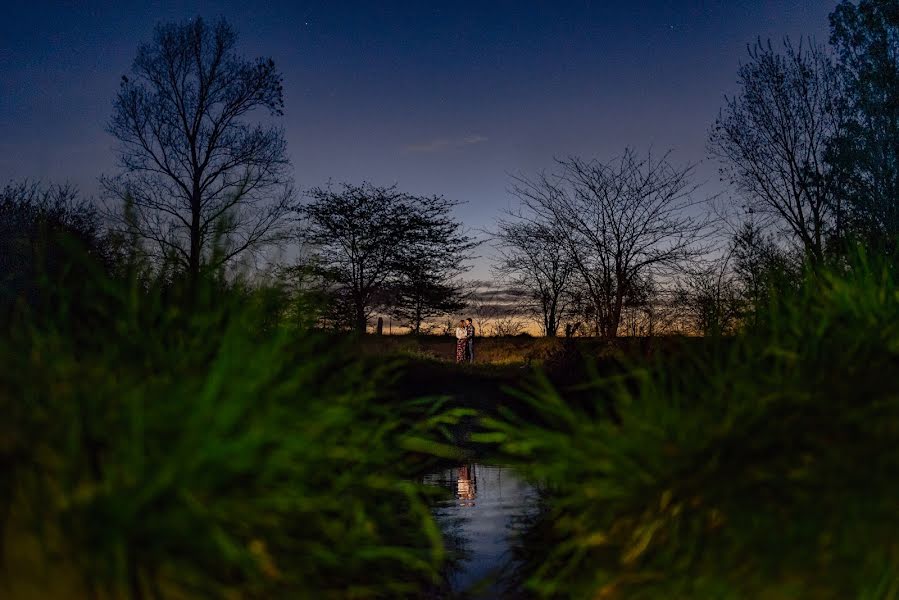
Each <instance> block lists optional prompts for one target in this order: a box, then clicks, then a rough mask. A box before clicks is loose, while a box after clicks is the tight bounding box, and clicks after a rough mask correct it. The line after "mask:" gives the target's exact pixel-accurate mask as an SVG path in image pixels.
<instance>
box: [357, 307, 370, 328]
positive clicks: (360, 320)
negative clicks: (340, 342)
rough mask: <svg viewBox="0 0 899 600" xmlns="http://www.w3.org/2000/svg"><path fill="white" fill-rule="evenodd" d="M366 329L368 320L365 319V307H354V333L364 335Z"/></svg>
mask: <svg viewBox="0 0 899 600" xmlns="http://www.w3.org/2000/svg"><path fill="white" fill-rule="evenodd" d="M367 327H368V319H366V318H365V307H364V306H361V305H356V326H355V329H356V332H357V333H365V330H366V329H367Z"/></svg>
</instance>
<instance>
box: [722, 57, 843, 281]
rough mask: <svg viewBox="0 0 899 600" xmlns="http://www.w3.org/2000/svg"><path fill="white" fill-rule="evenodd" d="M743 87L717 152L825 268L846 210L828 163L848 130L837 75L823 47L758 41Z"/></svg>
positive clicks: (757, 205) (727, 170) (756, 205)
mask: <svg viewBox="0 0 899 600" xmlns="http://www.w3.org/2000/svg"><path fill="white" fill-rule="evenodd" d="M739 84H740V87H741V90H740V93H739V94H738V95H736V96H734V97H732V98H726V99H725V107H724V109H723V110H722V112H721V114H720V115H719V117H718V119H717V121H716V122H715V126H714V128H713V129H712V132H711V135H710V143H709V146H710V151H711V153H712V154H713V155H715V156H717V157H718V158H719V159H720V160H722V162H723V164H724V166H723V167H722V174H723V175H724V176H725V177H726V178H727V179H729V180H730V181H731V182H732V183H734V184H736V186H737V187H738V188H739V189H740V191H741V192H742V193H743V194H745V196H746V197H747V199H748V201H749V202H750V205H751V206H752V208H753V209H755V210H758V211H761V212H763V213H766V214H772V215H775V216H776V217H777V218H778V219H779V220H780V222H781V223H783V224H784V225H785V226H786V228H787V229H788V231H789V232H790V233H791V234H792V236H793V237H794V239H795V240H796V241H798V242H799V245H800V247H801V248H802V249H803V250H804V252H805V254H806V256H807V258H808V260H809V261H810V262H811V263H812V264H813V265H817V264H820V262H821V261H822V260H823V257H824V244H825V242H826V235H827V233H828V232H829V230H830V228H831V227H832V226H833V227H834V230H835V232H836V233H837V234H839V230H840V228H841V224H840V223H839V219H837V221H836V222H832V217H834V216H836V217H839V215H840V210H839V207H838V206H837V205H836V203H835V191H836V176H835V172H834V170H833V169H831V168H830V167H829V166H828V164H827V162H826V160H825V158H826V152H827V148H828V143H829V142H830V141H831V139H833V137H834V136H835V135H837V134H838V133H839V132H840V131H841V130H842V128H843V127H844V122H845V115H844V112H845V111H844V108H843V102H842V100H841V95H842V94H841V91H840V82H839V77H838V74H837V71H836V69H835V68H834V65H833V63H832V61H831V59H830V57H829V56H828V55H827V53H826V51H825V50H824V49H823V48H822V47H820V46H816V45H813V44H810V43H809V44H807V45H806V44H802V43H800V45H799V46H798V47H795V46H793V45H792V44H791V43H790V41H789V40H787V41H785V42H784V48H783V53H779V52H776V51H775V50H773V49H772V46H771V42H768V43H767V44H762V43H761V41H759V42H757V43H756V45H755V46H753V47H752V48H750V50H749V61H748V62H747V63H745V64H743V65H741V66H740V70H739Z"/></svg>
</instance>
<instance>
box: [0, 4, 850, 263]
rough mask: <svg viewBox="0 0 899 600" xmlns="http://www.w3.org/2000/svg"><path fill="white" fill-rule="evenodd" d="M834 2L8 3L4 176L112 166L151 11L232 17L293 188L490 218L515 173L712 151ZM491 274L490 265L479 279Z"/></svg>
mask: <svg viewBox="0 0 899 600" xmlns="http://www.w3.org/2000/svg"><path fill="white" fill-rule="evenodd" d="M835 5H836V0H793V1H789V0H766V1H761V0H758V1H749V0H704V1H703V0H683V1H673V0H672V1H660V0H654V1H648V0H647V1H636V0H635V1H633V2H619V1H607V2H601V1H593V2H590V1H586V0H580V1H575V0H572V1H567V2H566V1H561V0H560V1H557V2H548V1H547V2H536V1H524V0H517V1H514V2H486V1H484V2H426V1H419V2H284V3H268V4H267V5H266V6H265V7H264V8H260V7H258V6H255V5H254V3H250V2H246V1H242V2H219V3H201V2H197V3H193V2H184V3H172V2H156V3H129V2H118V3H108V4H101V3H92V2H68V3H55V4H54V3H43V2H21V1H16V2H11V3H4V11H3V12H4V15H3V18H2V20H0V82H2V94H0V180H2V181H3V182H5V181H7V180H9V179H17V180H18V179H22V178H26V177H27V178H30V179H42V180H44V181H52V182H64V181H69V182H71V183H74V184H76V185H77V186H78V187H79V188H80V189H81V190H82V192H84V193H85V194H87V195H91V194H94V193H95V192H96V191H97V187H98V186H97V177H98V175H100V174H101V173H107V174H109V173H113V172H114V170H115V163H114V156H113V154H112V151H111V148H112V145H113V142H112V140H111V138H110V137H109V136H108V135H107V134H106V133H105V132H104V125H105V122H106V120H107V119H108V117H109V115H110V113H111V106H112V100H113V97H114V95H115V93H116V90H117V88H118V82H119V79H120V77H121V76H122V75H123V74H125V73H127V72H128V70H129V67H130V64H131V61H132V60H133V58H134V56H135V53H136V49H137V46H138V44H139V43H140V42H143V41H148V40H150V38H151V36H152V30H153V26H154V24H155V23H156V22H158V21H167V20H182V19H187V18H190V17H195V16H202V17H204V18H207V19H213V18H216V17H220V16H223V17H225V18H226V19H227V20H228V21H229V22H231V24H232V25H234V26H235V27H236V28H237V29H238V31H239V32H240V34H241V38H240V48H241V50H242V51H243V53H244V54H245V55H248V56H253V57H255V56H270V57H272V58H273V59H274V60H275V62H276V64H277V65H278V66H279V67H280V68H281V70H282V72H283V75H284V84H285V86H284V87H285V100H286V110H285V116H284V117H283V118H282V119H281V120H280V121H281V124H282V125H283V127H284V130H285V133H286V137H287V141H288V148H289V152H290V155H291V157H292V160H293V164H294V169H295V178H296V181H297V183H298V185H299V186H301V187H310V186H314V185H320V184H323V183H325V182H326V181H327V180H328V179H329V178H331V179H334V180H335V181H342V180H348V181H354V182H358V181H361V180H363V179H367V180H370V181H372V182H374V183H378V184H390V183H394V182H397V183H399V184H400V187H401V188H403V189H404V190H407V191H410V192H414V193H439V194H444V195H446V196H447V197H450V198H453V199H457V200H462V201H466V202H467V204H466V205H465V206H463V207H461V208H460V209H459V213H458V214H459V216H460V217H462V218H463V219H464V220H465V222H466V223H467V224H468V225H470V226H471V227H472V228H483V227H489V226H490V225H491V224H492V222H493V220H494V219H495V218H496V216H497V215H498V213H499V212H500V211H501V210H502V209H503V208H505V207H507V206H508V205H509V203H510V198H509V196H508V194H507V188H508V185H509V177H508V175H509V174H510V173H519V172H525V173H528V172H533V171H535V170H538V169H541V168H545V167H550V166H552V159H553V157H554V156H563V155H567V154H580V155H582V156H587V157H592V156H596V157H599V158H603V159H607V158H610V157H613V156H615V155H616V154H618V153H620V151H621V150H622V149H623V148H624V147H625V146H626V145H632V146H635V147H636V148H638V149H640V150H643V149H646V148H648V147H650V146H652V147H653V148H654V149H657V150H659V151H663V150H667V149H671V150H673V151H674V154H673V157H674V159H675V160H676V161H678V162H700V161H705V162H704V163H703V164H701V165H700V167H699V171H698V173H699V178H700V180H701V181H708V185H707V191H708V192H709V193H711V192H715V191H719V190H720V189H721V187H720V185H719V184H718V182H717V174H716V165H715V164H714V163H711V162H709V161H708V160H706V151H705V146H706V139H707V134H708V130H709V127H710V125H711V123H712V121H713V120H714V118H715V116H716V115H717V113H718V110H719V108H720V106H721V104H722V99H723V96H724V94H727V93H733V92H734V91H735V89H736V86H735V82H736V73H737V68H738V64H739V61H740V60H741V59H742V58H744V57H745V56H746V44H747V43H749V42H752V41H753V40H755V38H756V37H758V36H761V37H762V38H763V39H764V38H769V37H770V38H772V39H774V40H780V39H781V38H782V37H783V36H785V35H789V36H791V37H793V38H797V37H799V36H801V35H811V36H813V37H815V38H816V39H817V40H819V41H821V42H825V41H826V40H827V31H828V28H827V15H828V13H829V12H830V11H831V10H832V9H833V8H834V6H835ZM484 271H485V269H484V267H483V264H481V266H479V267H478V269H476V272H475V274H478V272H481V274H483V273H484Z"/></svg>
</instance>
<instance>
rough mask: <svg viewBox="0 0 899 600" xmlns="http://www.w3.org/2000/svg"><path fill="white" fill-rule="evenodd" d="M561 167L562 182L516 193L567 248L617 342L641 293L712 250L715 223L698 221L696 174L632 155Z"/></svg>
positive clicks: (599, 321)
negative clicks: (647, 283) (643, 286)
mask: <svg viewBox="0 0 899 600" xmlns="http://www.w3.org/2000/svg"><path fill="white" fill-rule="evenodd" d="M558 164H559V172H558V173H557V174H554V175H547V174H545V173H544V174H541V175H539V176H538V177H536V178H534V179H528V178H524V177H518V178H516V181H515V184H514V187H513V191H514V193H515V195H516V196H517V197H518V198H519V199H520V200H521V203H522V205H523V207H524V209H525V210H526V211H527V212H528V213H529V214H531V215H533V216H532V217H531V218H532V220H533V221H534V222H537V223H544V224H545V225H546V226H548V227H550V228H551V231H552V232H553V235H554V236H556V238H557V239H558V240H560V242H561V243H562V245H563V247H564V249H565V252H566V253H567V254H568V256H569V257H570V259H571V261H572V263H573V265H574V269H575V272H576V273H577V276H578V279H579V280H580V283H581V285H582V286H583V293H584V294H585V296H586V297H587V298H588V299H589V301H590V303H591V305H592V306H591V307H590V308H591V311H590V312H591V313H592V315H593V318H594V321H595V325H596V330H597V332H598V333H599V334H601V335H603V336H605V337H608V338H614V337H616V336H617V335H618V332H619V326H620V324H621V314H622V309H623V307H624V304H625V301H626V299H627V298H628V296H629V295H631V294H632V293H633V292H634V286H636V285H637V284H639V282H640V281H642V280H648V279H658V278H659V277H665V276H667V275H669V274H670V272H671V271H672V270H673V269H675V268H678V267H679V266H680V265H681V264H682V263H683V262H684V261H688V260H691V259H694V258H696V257H698V256H700V255H701V254H702V253H703V251H704V250H705V248H704V246H703V244H702V241H703V239H704V236H705V234H706V228H707V226H708V220H707V219H706V218H705V217H704V216H701V215H699V214H697V205H698V202H697V201H695V200H694V195H695V192H696V190H697V186H695V185H693V184H692V183H691V182H690V176H691V174H692V172H693V167H692V166H688V167H684V168H678V167H675V166H674V165H672V164H671V162H670V161H669V160H668V154H665V155H663V156H661V157H654V156H653V155H652V153H651V152H650V153H648V154H647V155H646V156H645V157H641V156H638V155H637V153H636V152H635V151H634V150H632V149H626V150H625V151H624V153H623V154H622V155H621V157H619V158H617V159H614V160H611V161H608V162H605V163H603V162H599V161H587V160H584V159H581V158H577V157H572V158H568V159H565V160H561V161H559V162H558Z"/></svg>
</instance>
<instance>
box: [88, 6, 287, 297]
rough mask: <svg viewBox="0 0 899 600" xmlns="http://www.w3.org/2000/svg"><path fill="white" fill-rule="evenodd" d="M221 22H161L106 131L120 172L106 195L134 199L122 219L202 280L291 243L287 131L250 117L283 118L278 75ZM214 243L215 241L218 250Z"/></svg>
mask: <svg viewBox="0 0 899 600" xmlns="http://www.w3.org/2000/svg"><path fill="white" fill-rule="evenodd" d="M236 43H237V34H236V32H235V31H234V29H233V28H232V27H231V26H230V25H228V24H227V23H226V22H224V21H217V22H215V23H212V24H209V23H207V22H206V21H204V20H202V19H192V20H190V21H188V22H185V23H171V24H162V25H159V26H157V27H156V30H155V35H154V37H153V41H152V42H151V43H149V44H143V45H141V46H140V48H139V49H138V52H137V58H136V59H135V60H134V64H133V66H132V69H131V75H130V76H123V77H122V83H121V87H120V89H119V93H118V95H117V96H116V99H115V102H114V108H113V114H112V118H111V119H110V121H109V124H108V131H109V133H110V134H112V135H113V136H114V137H115V138H116V140H118V142H119V145H118V150H117V151H118V157H119V164H120V166H121V168H122V170H123V171H122V173H121V174H120V175H119V176H117V177H113V178H108V177H107V178H103V179H102V183H103V185H104V188H105V189H106V191H107V193H108V194H109V195H110V196H111V197H112V198H113V199H116V200H118V201H121V202H123V203H124V202H125V201H126V199H127V201H128V202H129V203H130V207H131V211H132V213H133V214H132V217H131V218H126V217H125V215H124V213H123V211H122V210H118V209H116V210H115V211H114V213H115V215H116V216H117V217H118V219H117V221H118V223H119V226H120V227H121V228H122V229H124V230H126V231H131V232H133V233H135V234H137V235H139V236H140V238H141V239H143V240H145V241H146V242H147V243H148V246H149V248H150V249H151V251H152V252H153V253H154V254H155V255H156V256H157V257H158V258H164V257H168V258H170V259H172V260H175V261H176V262H177V264H179V265H180V267H181V268H182V269H183V270H184V271H186V272H187V273H188V276H189V279H190V280H191V281H196V279H197V277H198V275H199V273H200V270H201V267H204V266H205V267H208V268H209V269H211V270H218V269H220V268H221V267H223V266H225V265H227V264H228V263H230V262H231V261H232V260H233V259H235V258H236V257H238V256H240V255H242V254H244V253H246V252H251V251H254V250H258V249H260V248H262V247H264V246H266V245H267V244H270V243H273V242H277V241H279V240H282V239H285V236H286V232H285V229H284V227H283V225H284V223H285V220H284V217H285V215H286V214H288V213H289V212H290V209H291V202H290V201H291V198H292V193H291V186H290V180H289V177H288V173H287V169H288V166H289V165H288V159H287V154H286V151H285V147H286V145H285V141H284V136H283V134H282V132H281V130H280V129H278V128H276V127H274V126H269V125H263V124H255V125H254V124H252V123H251V122H250V121H249V119H250V117H251V116H252V115H253V114H255V112H256V111H259V110H264V111H267V112H268V113H269V114H270V115H272V116H280V115H281V114H282V110H283V107H284V99H283V88H282V86H281V74H280V73H279V71H278V70H277V69H276V68H275V64H274V62H273V61H272V60H271V59H262V58H259V59H256V60H248V59H246V58H243V57H241V56H240V55H239V54H238V53H237V52H236V50H235V48H236ZM215 243H217V244H218V247H217V248H213V245H215Z"/></svg>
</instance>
